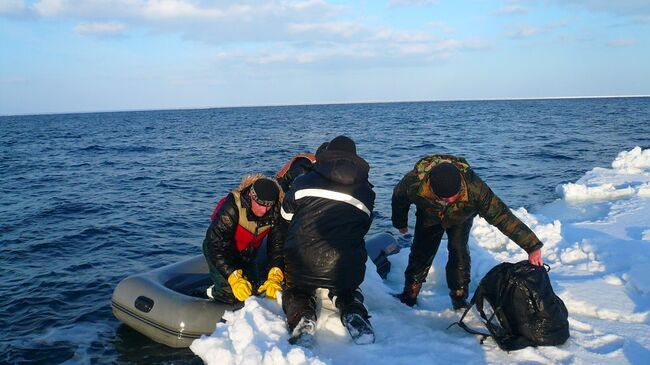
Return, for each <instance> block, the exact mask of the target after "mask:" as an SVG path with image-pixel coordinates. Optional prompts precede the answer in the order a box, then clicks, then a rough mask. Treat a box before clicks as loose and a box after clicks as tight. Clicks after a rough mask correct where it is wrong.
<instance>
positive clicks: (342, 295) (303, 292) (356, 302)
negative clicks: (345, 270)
mask: <svg viewBox="0 0 650 365" xmlns="http://www.w3.org/2000/svg"><path fill="white" fill-rule="evenodd" d="M329 298H330V300H332V301H333V302H334V305H335V306H336V308H337V309H338V310H339V314H340V316H341V318H343V316H344V315H346V314H347V313H358V314H360V315H361V316H363V317H364V318H368V310H367V309H366V307H365V306H364V305H363V295H362V294H361V291H360V290H359V289H345V290H336V289H330V293H329ZM282 309H283V310H284V314H285V315H286V316H287V324H288V325H289V332H292V331H293V329H294V328H295V327H296V326H297V325H298V323H300V319H301V318H303V317H305V318H308V319H311V320H313V321H316V319H317V318H316V288H313V287H291V288H287V289H285V290H284V292H283V293H282Z"/></svg>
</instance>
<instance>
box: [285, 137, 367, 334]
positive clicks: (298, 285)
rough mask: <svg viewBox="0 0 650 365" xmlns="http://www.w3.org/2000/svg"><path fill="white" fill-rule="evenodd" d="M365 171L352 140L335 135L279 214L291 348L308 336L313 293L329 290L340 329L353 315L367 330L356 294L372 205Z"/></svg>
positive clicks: (312, 317)
mask: <svg viewBox="0 0 650 365" xmlns="http://www.w3.org/2000/svg"><path fill="white" fill-rule="evenodd" d="M369 169H370V167H369V166H368V163H367V162H366V161H365V160H363V159H362V158H361V157H359V156H358V155H357V154H356V145H355V143H354V141H352V140H351V139H350V138H348V137H345V136H339V137H336V138H334V139H333V140H332V141H331V142H330V143H329V145H328V147H327V149H326V150H325V151H323V152H321V153H320V154H319V155H318V158H317V161H316V164H315V166H314V167H313V169H312V170H311V171H309V172H307V173H306V174H304V175H301V176H299V177H298V178H297V179H296V180H295V181H294V182H293V186H292V188H291V190H290V191H289V192H288V193H287V195H286V197H285V200H284V202H283V204H282V210H281V214H282V217H283V218H284V219H285V220H287V221H288V222H289V226H288V229H287V238H286V241H285V244H284V254H285V265H286V267H285V268H286V283H285V284H286V289H285V291H284V293H283V298H282V308H283V310H284V312H285V314H286V316H287V324H288V327H289V332H290V333H291V339H290V342H292V343H294V342H295V341H296V340H299V339H300V337H302V335H303V334H307V335H308V336H311V335H313V331H314V329H315V322H316V298H315V290H316V289H317V288H326V289H329V292H330V298H331V299H332V300H333V301H334V304H335V305H336V307H337V308H338V309H339V312H340V315H341V321H342V322H343V324H344V325H346V323H347V322H346V321H349V320H350V318H352V317H353V315H356V316H355V318H362V320H363V321H365V322H366V324H367V326H368V327H369V326H370V324H369V322H368V311H367V310H366V308H365V306H364V305H363V296H362V295H361V293H360V291H359V290H358V288H359V285H360V284H361V283H362V282H363V279H364V275H365V269H366V265H365V262H366V259H367V253H366V248H365V241H364V236H365V235H366V233H367V232H368V230H369V229H370V224H371V222H372V210H373V208H374V202H375V193H374V191H373V190H372V185H371V184H370V183H369V182H368V171H369ZM346 327H348V326H347V325H346ZM353 338H354V337H353ZM372 339H373V340H374V335H373V337H372ZM355 342H356V340H355Z"/></svg>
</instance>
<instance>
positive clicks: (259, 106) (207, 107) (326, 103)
mask: <svg viewBox="0 0 650 365" xmlns="http://www.w3.org/2000/svg"><path fill="white" fill-rule="evenodd" d="M647 97H650V94H641V95H595V96H541V97H537V96H535V97H512V98H507V97H504V98H479V99H438V100H397V101H351V102H321V103H296V104H259V105H253V104H240V105H230V106H226V105H222V106H205V107H200V106H199V107H172V108H154V109H121V110H97V111H66V112H42V113H26V114H20V113H19V114H0V117H28V116H45V115H66V114H100V113H132V112H156V111H175V110H179V111H181V110H185V111H188V110H208V109H237V108H273V107H292V106H325V105H354V104H399V103H437V102H463V101H517V100H564V99H624V98H647Z"/></svg>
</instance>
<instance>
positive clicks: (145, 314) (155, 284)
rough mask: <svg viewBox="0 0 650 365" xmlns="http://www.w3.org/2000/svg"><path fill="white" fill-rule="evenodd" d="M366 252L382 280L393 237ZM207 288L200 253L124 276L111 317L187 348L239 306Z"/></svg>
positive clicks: (377, 240)
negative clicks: (210, 295) (212, 296)
mask: <svg viewBox="0 0 650 365" xmlns="http://www.w3.org/2000/svg"><path fill="white" fill-rule="evenodd" d="M366 248H367V251H368V256H369V257H370V258H371V259H372V260H373V262H374V263H375V265H376V266H377V271H378V272H379V273H380V275H382V277H385V275H386V274H387V272H388V270H390V262H388V260H387V259H386V257H387V256H388V255H391V254H393V253H396V252H397V251H399V247H398V245H397V242H396V240H395V238H394V237H393V235H391V234H390V233H379V234H377V235H374V236H372V237H371V238H369V239H367V240H366ZM387 266H388V267H387ZM211 284H212V281H211V279H210V276H209V275H208V264H207V263H206V262H205V258H204V257H203V255H198V256H195V257H192V258H189V259H187V260H184V261H181V262H178V263H175V264H171V265H167V266H163V267H161V268H158V269H155V270H153V271H150V272H147V273H144V274H138V275H133V276H129V277H128V278H126V279H124V280H122V281H121V282H120V283H119V284H118V285H117V287H116V288H115V290H114V291H113V298H112V300H111V306H112V308H113V314H114V315H115V317H116V318H117V319H119V320H120V321H122V322H123V323H125V324H126V325H128V326H129V327H131V328H133V329H135V330H136V331H138V332H140V333H142V334H143V335H145V336H147V337H149V338H151V339H152V340H154V341H156V342H159V343H162V344H164V345H167V346H170V347H189V346H190V344H191V343H192V341H194V340H195V339H197V338H199V337H201V335H209V334H211V333H212V332H214V330H215V326H216V324H217V323H218V322H220V321H221V318H222V316H223V314H224V312H225V311H227V310H229V311H233V310H237V309H239V308H241V307H242V305H243V304H242V303H238V304H236V305H230V304H224V303H220V302H216V301H214V300H212V299H208V298H207V297H206V295H205V290H206V289H207V287H208V286H210V285H211Z"/></svg>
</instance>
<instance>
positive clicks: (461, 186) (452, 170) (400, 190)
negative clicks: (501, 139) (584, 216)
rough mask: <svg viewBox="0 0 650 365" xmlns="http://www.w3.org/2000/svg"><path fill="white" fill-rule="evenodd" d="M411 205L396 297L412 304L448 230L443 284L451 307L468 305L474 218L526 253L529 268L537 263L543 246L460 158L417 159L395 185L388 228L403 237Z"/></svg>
mask: <svg viewBox="0 0 650 365" xmlns="http://www.w3.org/2000/svg"><path fill="white" fill-rule="evenodd" d="M411 204H415V206H416V208H417V210H416V217H417V218H416V221H415V235H414V238H413V244H412V246H411V253H410V255H409V261H408V266H407V267H406V271H405V272H404V290H403V291H402V293H401V294H398V295H397V297H398V298H399V299H400V300H401V301H402V303H404V304H406V305H408V306H411V307H412V306H414V305H415V303H416V299H417V296H418V294H419V292H420V288H421V287H422V283H424V281H425V280H426V277H427V274H428V272H429V268H430V267H431V264H432V263H433V258H434V257H435V255H436V252H437V251H438V246H440V241H441V239H442V235H443V234H444V233H445V232H447V240H448V243H447V247H448V250H449V259H448V261H447V267H446V273H447V286H448V287H449V290H450V293H449V295H450V297H451V302H452V305H453V307H454V309H461V308H465V307H467V306H468V303H467V296H468V290H467V288H468V286H469V282H470V256H469V248H468V246H467V241H468V239H469V233H470V229H471V228H472V223H473V221H474V217H475V216H476V215H477V214H478V215H480V216H481V217H483V218H485V220H487V221H488V223H490V224H492V225H494V226H496V227H497V228H498V229H499V230H500V231H501V232H503V233H504V234H505V235H506V236H508V238H510V239H511V240H513V241H514V242H515V243H516V244H517V245H519V246H520V247H521V248H523V249H524V250H526V252H527V253H528V258H529V261H530V263H531V264H533V265H537V266H541V265H542V251H541V248H542V246H543V244H542V242H541V241H540V240H539V238H537V236H536V235H535V233H533V231H532V230H531V229H530V228H528V227H527V226H526V225H525V224H524V223H523V222H521V221H520V220H519V219H518V218H517V217H515V215H514V214H512V212H511V211H510V209H509V208H508V207H507V206H506V204H505V203H503V201H501V199H499V197H497V196H496V195H495V194H494V193H493V192H492V190H491V189H490V188H489V187H488V186H487V184H485V183H484V182H483V181H482V180H481V179H480V178H479V177H478V175H477V174H476V173H475V172H474V171H473V170H472V169H471V168H470V166H469V164H468V163H467V161H466V160H465V159H464V158H462V157H454V156H450V155H432V156H428V157H424V158H422V159H421V160H419V161H418V162H417V163H416V164H415V167H414V168H413V170H411V171H410V172H408V173H407V174H406V176H404V178H402V180H401V181H400V182H399V183H398V184H397V185H396V186H395V189H394V190H393V198H392V221H393V226H394V227H395V228H397V229H398V230H399V231H400V233H402V234H406V233H408V227H407V223H408V211H409V207H410V205H411Z"/></svg>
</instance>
